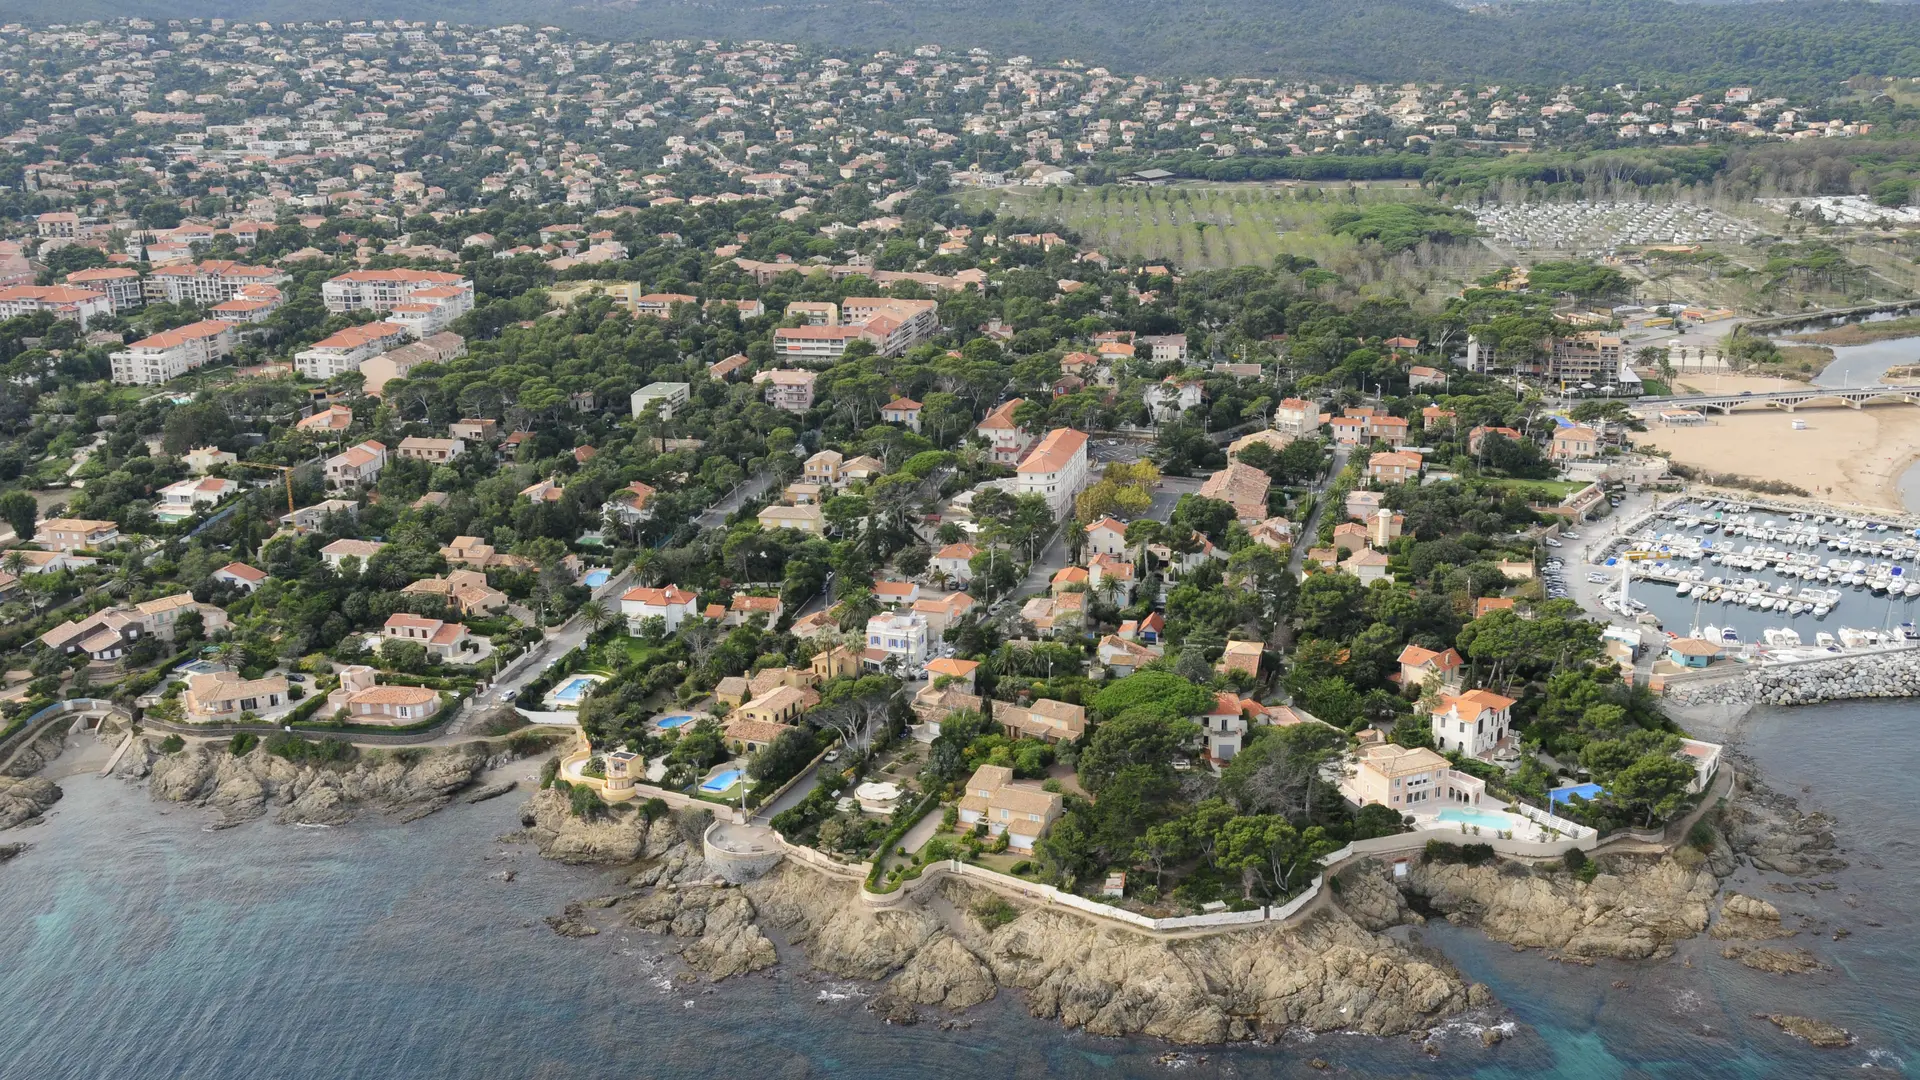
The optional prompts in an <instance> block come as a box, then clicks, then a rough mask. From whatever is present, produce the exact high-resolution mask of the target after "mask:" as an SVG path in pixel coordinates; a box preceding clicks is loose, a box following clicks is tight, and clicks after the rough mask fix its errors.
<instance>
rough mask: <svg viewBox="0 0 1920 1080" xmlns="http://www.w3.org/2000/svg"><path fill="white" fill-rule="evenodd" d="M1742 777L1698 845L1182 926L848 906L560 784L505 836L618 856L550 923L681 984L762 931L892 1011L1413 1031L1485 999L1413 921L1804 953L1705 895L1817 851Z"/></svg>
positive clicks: (938, 890) (1344, 883)
mask: <svg viewBox="0 0 1920 1080" xmlns="http://www.w3.org/2000/svg"><path fill="white" fill-rule="evenodd" d="M1745 794H1746V796H1747V797H1746V798H1745V799H1743V800H1742V801H1741V802H1739V803H1737V804H1735V805H1733V806H1731V807H1729V808H1728V809H1727V810H1726V812H1725V813H1723V814H1718V815H1711V816H1710V817H1709V820H1708V824H1707V825H1706V826H1705V828H1704V830H1703V831H1702V832H1701V834H1700V835H1698V836H1696V840H1697V841H1698V846H1686V847H1681V848H1678V849H1676V850H1675V851H1673V852H1671V853H1660V852H1657V851H1648V852H1644V853H1627V854H1613V855H1608V856H1603V857H1601V858H1599V859H1597V860H1596V861H1595V862H1594V863H1593V864H1592V865H1590V866H1586V867H1584V868H1570V867H1569V866H1567V865H1565V864H1563V863H1562V862H1561V861H1559V860H1554V861H1552V862H1543V863H1540V864H1536V865H1529V864H1526V863H1523V862H1518V861H1496V862H1491V863H1486V864H1481V865H1467V864H1464V863H1458V862H1445V861H1439V860H1434V861H1428V860H1425V859H1421V858H1418V857H1416V858H1414V859H1411V860H1408V861H1407V862H1405V864H1404V866H1403V867H1402V868H1400V869H1399V871H1398V873H1396V868H1395V867H1394V866H1393V865H1392V864H1391V863H1388V862H1385V861H1379V860H1374V861H1368V862H1362V863H1360V864H1358V865H1354V866H1349V867H1347V868H1345V869H1344V870H1343V871H1342V872H1341V873H1340V874H1339V875H1337V878H1336V879H1335V882H1334V883H1333V884H1330V885H1329V887H1328V891H1327V892H1326V893H1325V894H1324V895H1323V896H1322V898H1321V900H1320V901H1317V902H1316V903H1315V904H1314V905H1312V906H1310V907H1309V908H1307V909H1306V913H1305V914H1304V916H1303V917H1301V918H1299V919H1298V920H1297V921H1294V922H1290V923H1286V924H1255V925H1251V926H1247V927H1245V928H1237V929H1232V930H1227V931H1223V932H1218V933H1204V934H1194V935H1191V936H1184V937H1182V936H1171V935H1153V934H1147V933H1144V932H1141V931H1136V930H1133V929H1131V928H1129V927H1126V926H1124V925H1121V924H1117V923H1108V922H1106V921H1103V920H1101V919H1098V918H1094V917H1090V916H1088V915H1085V914H1082V913H1079V912H1076V911H1073V910H1070V909H1065V908H1061V907H1055V906H1049V905H1044V904H1040V903H1038V902H1036V901H1033V900H1032V899H1030V898H1027V897H1025V896H1023V895H1018V894H1006V895H1003V894H1001V893H1000V892H998V891H997V890H992V889H990V888H989V887H987V886H985V885H981V884H978V883H975V882H972V881H969V880H966V879H962V878H954V877H948V878H943V879H941V880H940V881H939V882H938V883H937V884H935V885H934V886H933V887H932V888H928V889H923V890H922V891H921V892H920V893H918V894H916V895H915V896H913V897H912V898H910V899H907V900H904V901H902V902H899V903H896V904H892V905H887V906H875V905H872V904H869V903H867V902H866V901H864V900H863V899H862V898H861V896H860V892H859V890H860V883H859V881H858V879H857V878H855V877H854V876H852V875H848V876H844V877H843V876H839V875H836V874H833V873H830V872H828V871H826V870H823V869H820V868H817V867H814V866H810V865H807V864H804V863H800V862H796V861H794V860H791V859H789V860H787V861H784V862H781V863H779V864H778V865H776V866H775V867H774V868H773V869H772V870H770V871H768V872H767V873H766V874H765V875H764V876H762V877H760V878H759V879H757V880H754V881H750V882H748V883H747V884H745V885H743V886H735V885H730V884H728V883H727V882H726V881H725V880H723V879H722V878H721V877H720V876H719V874H718V873H717V872H716V868H714V867H710V866H708V865H707V864H706V862H705V860H704V858H703V857H702V851H703V850H704V849H703V847H702V845H701V842H700V839H699V837H700V835H701V830H702V829H703V828H704V827H705V825H706V823H708V822H710V821H711V815H710V814H708V813H707V812H705V811H694V812H688V811H684V810H683V811H676V812H675V813H673V814H671V815H668V816H665V817H661V818H658V819H656V820H653V821H651V822H649V821H646V820H644V819H643V818H642V816H641V815H640V814H638V813H634V812H632V811H616V812H615V813H613V814H611V815H608V816H605V817H602V818H600V819H598V820H593V821H587V820H583V819H581V818H578V817H575V816H573V815H572V814H571V813H570V810H569V804H568V800H567V799H566V798H564V797H563V796H561V795H560V794H559V793H557V792H551V791H549V792H541V793H539V794H537V795H536V796H535V797H534V799H533V800H531V801H530V802H529V803H528V804H527V806H526V808H525V809H524V811H523V822H524V824H525V825H526V829H525V830H524V831H523V832H521V833H519V834H515V837H514V838H519V839H525V840H528V841H530V842H532V843H534V844H536V845H537V846H538V847H539V848H540V851H541V853H542V854H543V855H546V856H547V857H549V858H554V859H560V860H563V861H567V862H574V863H597V864H604V865H609V866H616V867H622V868H628V867H630V869H623V870H622V876H621V878H620V880H621V881H622V882H623V883H624V886H625V888H624V890H623V891H620V892H617V893H616V894H614V895H610V896H604V897H599V898H596V899H593V900H589V901H583V902H581V903H578V904H574V905H569V907H568V909H567V911H566V912H565V914H564V915H562V916H558V917H555V918H552V919H549V923H550V924H552V925H553V926H554V929H555V930H556V931H557V932H559V933H561V934H564V935H568V936H588V935H591V934H595V933H598V932H599V927H598V926H596V925H595V920H596V918H597V917H596V916H595V915H594V912H596V911H604V912H606V915H605V916H603V917H598V918H600V920H601V921H602V922H607V921H610V922H611V923H612V924H614V925H626V926H631V927H635V928H639V929H643V930H647V931H649V932H652V933H655V934H659V935H662V936H664V937H668V938H671V939H672V940H673V941H674V942H675V948H676V951H677V952H678V953H679V956H680V959H681V961H682V962H683V963H684V964H685V965H686V968H687V971H686V972H684V973H683V974H682V976H681V977H682V978H683V979H693V978H699V977H701V976H704V977H705V978H706V979H708V980H709V981H720V980H723V979H727V978H730V977H733V976H737V975H742V974H746V973H750V972H754V971H760V970H763V969H765V968H768V967H772V966H773V965H775V964H776V963H778V962H779V961H780V959H781V952H780V948H779V947H777V946H776V942H778V943H781V944H783V945H786V946H791V947H793V948H795V949H797V950H799V951H800V952H801V953H802V954H804V957H805V960H806V962H807V963H808V964H809V965H811V966H812V967H813V968H816V969H818V970H820V971H822V972H825V973H828V974H830V975H833V976H836V977H839V978H846V979H859V980H864V981H869V982H873V983H877V984H878V988H877V991H876V993H875V995H874V997H873V999H872V1002H871V1008H872V1009H873V1011H875V1012H876V1013H878V1014H880V1015H881V1016H882V1017H883V1018H885V1019H886V1020H888V1021H889V1022H893V1023H913V1022H916V1021H918V1020H920V1019H921V1018H922V1010H926V1009H938V1010H946V1011H951V1012H958V1011H962V1010H965V1009H968V1008H971V1007H973V1006H975V1005H978V1004H980V1003H982V1002H985V1001H988V1000H991V999H992V998H994V997H995V996H997V995H998V994H999V993H1000V992H1001V991H1002V990H1003V989H1005V990H1019V991H1023V992H1024V993H1023V995H1022V1001H1023V1003H1024V1004H1025V1005H1026V1007H1027V1009H1028V1011H1029V1012H1031V1013H1032V1014H1033V1015H1034V1016H1036V1017H1040V1018H1043V1019H1054V1020H1058V1021H1059V1022H1061V1023H1062V1024H1065V1025H1068V1026H1071V1027H1076V1028H1081V1029H1083V1030H1085V1031H1087V1032H1088V1033H1090V1034H1095V1035H1148V1036H1153V1037H1155V1038H1160V1039H1165V1040H1167V1041H1169V1042H1173V1043H1179V1044H1184V1045H1199V1044H1209V1043H1225V1042H1235V1041H1245V1040H1270V1039H1273V1038H1276V1037H1278V1036H1280V1035H1281V1034H1283V1033H1285V1032H1288V1031H1310V1032H1326V1031H1353V1032H1359V1033H1364V1034H1374V1035H1403V1034H1415V1035H1416V1036H1418V1034H1419V1033H1421V1032H1425V1031H1428V1030H1430V1029H1432V1028H1433V1027H1435V1026H1436V1025H1438V1024H1439V1023H1441V1022H1443V1021H1445V1020H1446V1019H1448V1018H1450V1017H1455V1016H1458V1015H1460V1014H1462V1013H1466V1012H1469V1011H1471V1010H1474V1009H1476V1008H1483V1007H1489V1006H1493V1005H1494V1002H1493V1001H1492V997H1491V994H1490V993H1489V992H1488V991H1487V990H1486V988H1485V987H1482V986H1478V985H1468V984H1467V983H1466V982H1465V981H1464V980H1463V979H1462V977H1461V976H1460V975H1459V973H1458V972H1456V971H1454V970H1453V969H1452V968H1451V967H1450V966H1448V965H1447V964H1446V962H1445V961H1444V960H1442V959H1439V958H1438V957H1437V956H1436V955H1434V954H1432V953H1430V952H1428V951H1426V950H1422V949H1420V948H1419V947H1418V946H1417V945H1412V946H1410V945H1408V944H1404V943H1403V941H1402V940H1401V939H1399V938H1398V936H1397V935H1396V936H1388V935H1387V934H1386V933H1385V932H1386V931H1388V930H1391V929H1393V928H1395V927H1401V926H1416V927H1417V926H1419V925H1422V924H1424V923H1425V922H1426V921H1427V919H1428V918H1431V917H1444V918H1446V919H1447V920H1448V921H1449V922H1453V923H1457V924H1460V925H1469V926H1476V927H1479V928H1480V929H1481V930H1482V931H1483V932H1485V933H1486V934H1487V935H1488V936H1489V937H1492V938H1494V939H1496V940H1499V941H1505V942H1509V943H1511V944H1513V945H1515V946H1517V947H1523V948H1535V949H1541V950H1544V951H1546V952H1548V953H1549V954H1550V955H1552V956H1554V957H1555V958H1558V959H1562V960H1565V961H1568V962H1574V963H1591V962H1592V961H1593V960H1595V959H1599V958H1608V959H1618V960H1628V961H1636V960H1647V959H1657V958H1662V957H1666V956H1670V955H1672V954H1673V952H1674V945H1675V943H1676V942H1678V941H1681V940H1684V939H1688V938H1693V937H1696V936H1699V935H1701V934H1702V933H1705V932H1708V931H1709V929H1710V928H1711V932H1712V936H1713V937H1714V938H1715V939H1717V940H1720V941H1723V942H1734V943H1735V944H1728V945H1726V946H1725V948H1724V951H1723V954H1722V955H1724V956H1725V957H1726V958H1727V959H1728V960H1734V961H1737V962H1739V963H1742V964H1744V965H1746V966H1748V967H1752V968H1756V969H1758V970H1762V971H1770V972H1777V973H1781V974H1792V973H1796V972H1805V971H1810V970H1814V969H1816V968H1817V967H1818V966H1819V963H1818V960H1817V958H1815V957H1813V956H1812V955H1811V954H1809V953H1806V952H1805V950H1787V949H1776V948H1770V947H1765V946H1761V945H1756V944H1747V943H1748V942H1759V941H1765V940H1766V939H1769V938H1774V937H1781V936H1791V934H1792V931H1790V930H1785V929H1783V928H1782V926H1781V917H1780V914H1779V912H1778V911H1777V910H1776V909H1775V908H1773V907H1772V906H1771V905H1770V904H1768V903H1766V902H1765V901H1762V900H1759V899H1757V898H1753V897H1748V896H1743V895H1741V894H1738V893H1729V894H1727V895H1726V896H1725V897H1724V898H1721V893H1720V889H1721V882H1722V880H1723V879H1724V878H1725V877H1726V876H1728V875H1730V874H1732V873H1733V872H1734V871H1735V870H1736V869H1737V868H1738V867H1739V866H1740V865H1741V863H1742V862H1746V863H1750V864H1751V865H1753V866H1754V867H1756V868H1759V869H1763V870H1775V869H1781V868H1791V869H1790V870H1789V872H1791V871H1792V870H1802V871H1805V872H1812V870H1813V869H1815V868H1824V867H1830V866H1831V865H1832V864H1833V863H1832V860H1831V859H1830V858H1829V857H1828V856H1827V855H1826V854H1825V852H1826V850H1827V849H1828V848H1829V847H1830V846H1831V834H1830V832H1829V831H1828V828H1827V826H1828V824H1829V823H1827V822H1826V821H1825V820H1824V819H1820V818H1818V817H1816V816H1802V815H1800V814H1799V813H1798V811H1797V810H1795V809H1794V808H1793V806H1792V804H1791V800H1786V799H1783V798H1781V797H1779V796H1776V795H1773V794H1771V793H1769V792H1766V791H1765V790H1764V789H1760V790H1758V791H1753V790H1749V791H1747V792H1746V793H1745ZM1716 903H1718V905H1719V910H1718V911H1717V912H1716V910H1715V906H1716ZM1416 940H1417V939H1416Z"/></svg>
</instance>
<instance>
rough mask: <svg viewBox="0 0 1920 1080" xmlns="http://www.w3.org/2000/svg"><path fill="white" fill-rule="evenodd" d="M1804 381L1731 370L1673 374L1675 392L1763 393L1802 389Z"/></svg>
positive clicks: (1804, 387)
mask: <svg viewBox="0 0 1920 1080" xmlns="http://www.w3.org/2000/svg"><path fill="white" fill-rule="evenodd" d="M1806 385H1807V384H1806V383H1803V382H1795V381H1793V380H1792V379H1780V378H1775V377H1774V376H1772V375H1743V374H1737V373H1735V372H1731V371H1720V372H1692V373H1683V374H1680V375H1676V376H1674V379H1673V392H1674V393H1676V394H1737V393H1739V392H1741V391H1742V390H1745V391H1748V392H1750V393H1755V394H1765V393H1769V392H1771V391H1774V390H1804V389H1806Z"/></svg>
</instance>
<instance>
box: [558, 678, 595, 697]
mask: <svg viewBox="0 0 1920 1080" xmlns="http://www.w3.org/2000/svg"><path fill="white" fill-rule="evenodd" d="M593 684H594V680H593V679H589V678H587V677H586V676H585V675H575V676H574V677H573V678H571V679H568V680H567V682H566V685H564V686H562V687H561V688H560V689H558V690H555V691H554V692H553V700H555V701H579V700H580V699H581V698H583V697H586V696H587V691H589V690H592V689H593Z"/></svg>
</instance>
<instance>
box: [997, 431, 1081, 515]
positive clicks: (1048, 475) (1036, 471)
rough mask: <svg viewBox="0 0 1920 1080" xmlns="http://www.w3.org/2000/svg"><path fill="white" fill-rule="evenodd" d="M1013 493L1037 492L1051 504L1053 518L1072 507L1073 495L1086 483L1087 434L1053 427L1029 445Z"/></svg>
mask: <svg viewBox="0 0 1920 1080" xmlns="http://www.w3.org/2000/svg"><path fill="white" fill-rule="evenodd" d="M1015 472H1016V474H1017V478H1016V486H1015V488H1014V494H1016V495H1038V496H1040V497H1042V498H1044V499H1046V500H1047V503H1048V505H1050V506H1052V507H1053V513H1054V516H1055V517H1060V516H1064V515H1065V514H1066V513H1067V512H1068V511H1069V510H1071V509H1073V499H1074V496H1076V495H1078V494H1080V492H1081V490H1082V489H1084V488H1085V487H1086V486H1087V436H1086V433H1085V432H1082V431H1075V430H1074V429H1072V428H1055V429H1053V430H1052V431H1049V432H1047V435H1046V438H1044V439H1041V440H1040V443H1039V445H1037V446H1035V447H1034V448H1033V451H1032V452H1031V453H1029V454H1028V455H1027V456H1026V457H1025V458H1024V459H1022V460H1021V462H1020V465H1019V467H1018V468H1017V469H1016V470H1015Z"/></svg>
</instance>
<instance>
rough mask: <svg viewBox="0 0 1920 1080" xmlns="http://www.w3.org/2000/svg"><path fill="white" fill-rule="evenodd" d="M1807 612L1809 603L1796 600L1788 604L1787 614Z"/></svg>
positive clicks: (1803, 613)
mask: <svg viewBox="0 0 1920 1080" xmlns="http://www.w3.org/2000/svg"><path fill="white" fill-rule="evenodd" d="M1806 613H1807V605H1805V604H1803V603H1801V602H1800V601H1798V600H1795V601H1794V602H1793V603H1791V604H1788V605H1787V614H1789V615H1805V614H1806Z"/></svg>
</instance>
